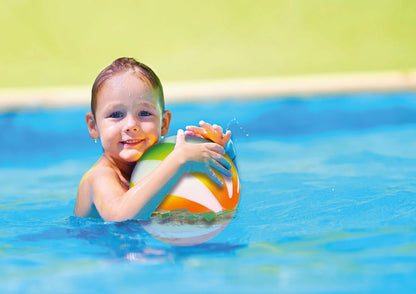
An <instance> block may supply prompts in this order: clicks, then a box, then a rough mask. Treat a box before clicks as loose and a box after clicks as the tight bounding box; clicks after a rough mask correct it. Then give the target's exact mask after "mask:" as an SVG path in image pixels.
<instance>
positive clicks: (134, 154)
mask: <svg viewBox="0 0 416 294" xmlns="http://www.w3.org/2000/svg"><path fill="white" fill-rule="evenodd" d="M142 155H143V153H141V152H138V151H135V150H134V151H133V150H129V151H128V152H123V154H121V157H122V158H123V159H124V160H125V161H127V162H136V161H138V160H139V159H140V157H142Z"/></svg>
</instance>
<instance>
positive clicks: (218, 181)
mask: <svg viewBox="0 0 416 294" xmlns="http://www.w3.org/2000/svg"><path fill="white" fill-rule="evenodd" d="M206 175H207V176H208V177H209V178H210V179H211V180H213V181H214V183H216V184H217V185H218V186H222V185H224V183H223V182H222V181H221V179H220V178H219V177H218V176H217V175H216V174H215V172H214V171H213V170H212V169H211V168H209V171H208V172H207V173H206Z"/></svg>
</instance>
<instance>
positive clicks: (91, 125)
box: [85, 112, 100, 139]
mask: <svg viewBox="0 0 416 294" xmlns="http://www.w3.org/2000/svg"><path fill="white" fill-rule="evenodd" d="M85 120H86V121H87V127H88V132H89V133H90V137H91V138H93V139H98V138H100V134H99V133H98V129H97V124H96V123H95V118H94V115H93V114H92V112H88V113H87V115H86V116H85Z"/></svg>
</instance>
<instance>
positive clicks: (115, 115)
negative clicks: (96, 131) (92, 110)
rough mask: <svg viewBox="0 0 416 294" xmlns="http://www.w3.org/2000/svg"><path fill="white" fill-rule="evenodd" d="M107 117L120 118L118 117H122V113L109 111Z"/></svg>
mask: <svg viewBox="0 0 416 294" xmlns="http://www.w3.org/2000/svg"><path fill="white" fill-rule="evenodd" d="M109 117H111V118H120V117H123V113H121V112H118V111H117V112H113V113H111V114H110V115H109Z"/></svg>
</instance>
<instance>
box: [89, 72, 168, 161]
mask: <svg viewBox="0 0 416 294" xmlns="http://www.w3.org/2000/svg"><path fill="white" fill-rule="evenodd" d="M161 115H162V113H161V109H160V105H159V103H158V92H157V91H156V90H154V89H153V88H152V87H151V85H150V84H149V83H147V82H144V81H143V80H141V79H139V78H138V77H137V76H136V75H134V74H133V73H132V72H125V73H121V74H117V75H115V76H113V77H111V78H110V79H109V80H107V81H106V82H105V83H104V85H103V86H102V88H101V89H100V91H99V92H98V95H97V108H96V113H95V126H96V130H95V131H96V132H97V135H98V136H99V137H100V139H101V143H102V146H103V148H104V152H105V153H106V155H109V156H111V158H113V159H114V160H116V161H120V160H121V161H124V162H135V161H137V160H138V159H139V158H140V157H141V156H142V154H143V153H144V152H145V151H146V150H147V149H148V148H149V147H150V146H152V145H153V144H155V143H156V142H157V141H158V140H159V137H160V135H161V128H162V129H163V130H162V134H163V135H165V133H167V130H166V124H167V128H169V122H170V116H169V115H170V113H168V116H169V118H168V119H167V120H166V119H165V117H164V118H163V119H161ZM87 122H88V115H87ZM90 134H91V128H90ZM92 137H93V135H92ZM93 138H94V137H93Z"/></svg>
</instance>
